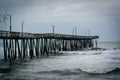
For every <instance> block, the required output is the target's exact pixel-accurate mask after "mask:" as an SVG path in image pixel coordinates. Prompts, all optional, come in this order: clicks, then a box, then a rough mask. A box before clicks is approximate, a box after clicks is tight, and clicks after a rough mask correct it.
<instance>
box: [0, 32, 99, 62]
mask: <svg viewBox="0 0 120 80" xmlns="http://www.w3.org/2000/svg"><path fill="white" fill-rule="evenodd" d="M98 38H99V36H80V35H68V34H57V33H43V34H39V33H25V32H24V33H23V32H13V31H12V32H11V31H2V30H0V39H2V40H3V49H4V59H5V61H8V60H15V59H21V60H24V59H25V58H26V57H30V58H31V59H32V58H34V57H39V56H45V55H47V56H49V55H50V54H56V52H57V51H77V50H82V49H84V48H91V47H97V39H98Z"/></svg>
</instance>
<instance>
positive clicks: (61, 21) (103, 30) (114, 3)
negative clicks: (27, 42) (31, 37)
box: [0, 0, 120, 41]
mask: <svg viewBox="0 0 120 80" xmlns="http://www.w3.org/2000/svg"><path fill="white" fill-rule="evenodd" d="M0 15H1V16H0V20H1V21H0V29H4V30H5V29H6V27H7V30H8V29H9V17H8V16H7V19H6V20H5V21H4V20H3V21H2V16H3V15H12V30H14V31H21V25H22V21H24V31H25V32H35V33H49V32H52V25H54V26H55V32H56V33H62V34H72V31H73V28H74V27H77V34H78V35H85V33H86V35H88V34H89V33H90V35H99V36H100V40H102V41H120V35H119V34H120V0H0ZM88 31H89V32H88Z"/></svg>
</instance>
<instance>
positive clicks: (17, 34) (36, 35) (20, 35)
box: [0, 30, 99, 39]
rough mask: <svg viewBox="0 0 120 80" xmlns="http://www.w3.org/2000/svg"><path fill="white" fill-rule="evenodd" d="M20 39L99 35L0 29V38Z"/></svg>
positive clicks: (92, 37)
mask: <svg viewBox="0 0 120 80" xmlns="http://www.w3.org/2000/svg"><path fill="white" fill-rule="evenodd" d="M9 38H11V39H14V38H17V39H21V38H29V39H30V38H55V39H96V38H99V36H79V35H68V34H55V33H54V34H53V33H42V34H39V33H25V32H23V33H22V32H10V31H2V30H0V39H9Z"/></svg>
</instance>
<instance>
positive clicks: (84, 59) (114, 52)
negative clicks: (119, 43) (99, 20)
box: [0, 43, 120, 80]
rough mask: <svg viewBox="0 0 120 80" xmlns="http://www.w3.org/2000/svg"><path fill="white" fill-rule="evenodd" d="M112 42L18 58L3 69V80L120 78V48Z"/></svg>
mask: <svg viewBox="0 0 120 80" xmlns="http://www.w3.org/2000/svg"><path fill="white" fill-rule="evenodd" d="M103 45H104V44H103ZM112 45H113V44H112V43H111V46H110V44H109V46H108V48H107V49H106V50H85V51H72V52H69V51H67V52H60V53H59V54H61V53H63V54H62V55H56V56H49V57H44V58H39V59H33V60H28V61H26V62H16V64H14V65H12V66H11V67H10V69H8V71H6V72H1V73H0V80H6V79H7V80H120V49H119V47H116V45H115V46H112ZM106 46H107V45H106ZM101 47H104V46H101ZM1 51H2V49H1ZM1 62H2V61H1Z"/></svg>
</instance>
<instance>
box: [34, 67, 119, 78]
mask: <svg viewBox="0 0 120 80" xmlns="http://www.w3.org/2000/svg"><path fill="white" fill-rule="evenodd" d="M36 74H56V75H61V76H66V75H80V74H94V75H100V74H103V75H104V74H120V68H115V69H112V70H111V71H108V72H106V71H105V72H103V73H99V72H87V71H83V70H82V69H78V68H77V69H73V70H52V71H40V72H37V73H36Z"/></svg>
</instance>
